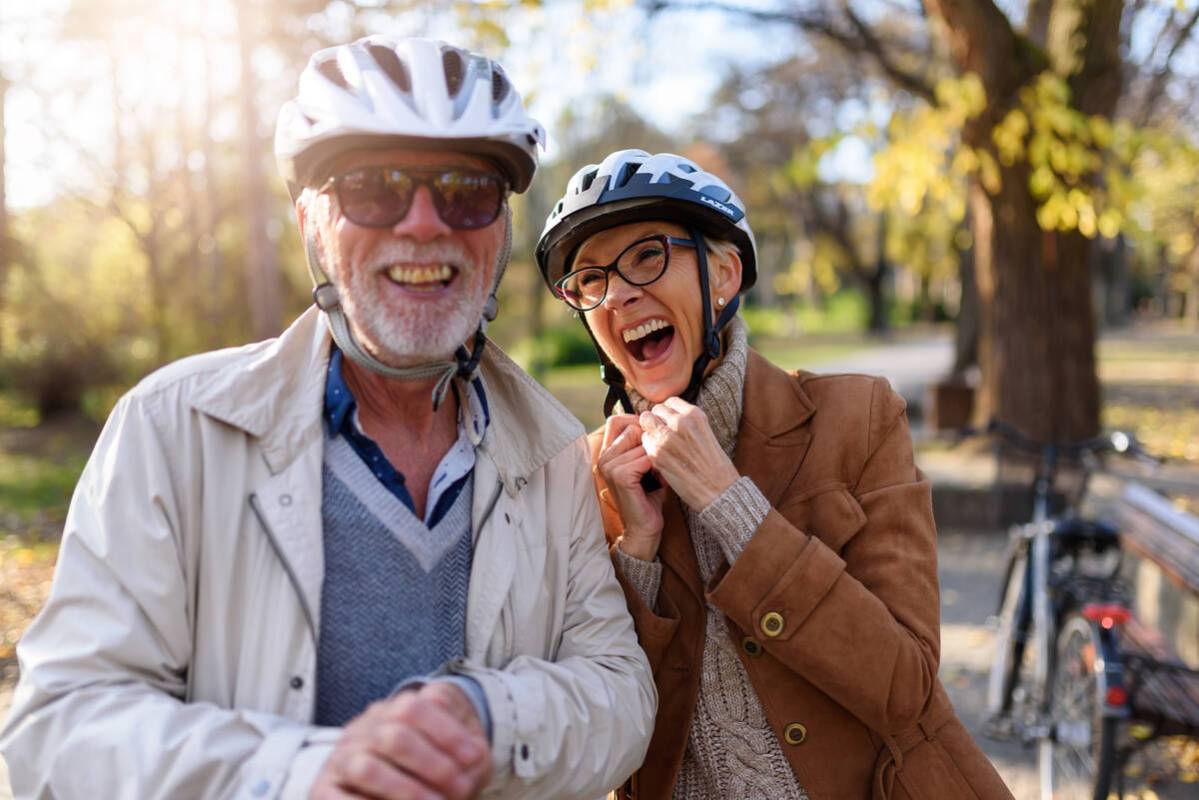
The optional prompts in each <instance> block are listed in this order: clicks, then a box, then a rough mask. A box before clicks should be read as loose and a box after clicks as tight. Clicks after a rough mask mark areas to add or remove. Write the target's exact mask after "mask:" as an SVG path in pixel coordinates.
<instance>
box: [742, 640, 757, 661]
mask: <svg viewBox="0 0 1199 800" xmlns="http://www.w3.org/2000/svg"><path fill="white" fill-rule="evenodd" d="M741 647H742V649H744V650H745V654H746V655H748V656H749V657H750V658H757V657H758V656H760V655H762V645H760V644H758V640H757V639H755V638H754V637H752V636H746V637H745V638H744V639H742V640H741Z"/></svg>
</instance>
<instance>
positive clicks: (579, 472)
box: [0, 309, 656, 800]
mask: <svg viewBox="0 0 1199 800" xmlns="http://www.w3.org/2000/svg"><path fill="white" fill-rule="evenodd" d="M329 341H330V339H329V335H328V333H327V329H326V327H325V322H324V319H323V317H322V316H321V315H320V314H319V313H318V312H316V311H315V310H314V309H310V310H309V311H308V312H307V313H305V314H304V315H303V316H302V317H300V319H299V320H297V321H296V323H295V324H293V325H292V326H291V327H290V328H289V329H288V330H287V331H286V332H284V334H283V335H282V336H281V337H280V338H278V339H275V340H271V341H268V342H263V343H260V344H256V345H251V346H249V347H243V348H237V349H232V350H224V351H220V352H215V353H208V354H205V355H201V356H197V357H194V358H189V359H185V360H183V361H181V362H178V363H176V364H173V365H171V366H169V367H166V368H165V369H163V370H161V371H159V372H157V373H155V374H154V375H152V376H150V377H149V378H147V379H146V380H145V381H143V382H142V383H141V384H140V385H138V386H137V387H136V388H135V389H133V390H132V391H131V392H130V393H129V394H128V395H126V396H125V397H124V398H122V400H121V401H120V402H119V403H118V404H117V407H116V409H115V410H114V411H113V413H112V416H111V418H110V419H109V421H108V424H107V425H106V426H105V428H104V431H103V433H101V435H100V439H99V442H98V444H97V445H96V449H95V452H94V453H93V454H92V457H91V459H90V461H89V462H88V465H87V467H86V469H85V470H84V473H83V476H82V478H81V479H80V481H79V485H78V487H77V488H76V491H75V496H74V499H73V500H72V502H71V509H70V513H69V515H68V517H67V523H66V531H65V534H64V538H63V542H62V549H61V552H60V555H59V561H58V567H57V570H56V572H55V576H54V587H53V590H52V592H51V594H50V599H49V601H48V602H47V604H46V607H45V608H44V609H43V611H42V613H41V614H40V615H39V617H38V618H37V620H36V621H35V622H34V624H33V625H32V627H31V628H30V629H29V631H28V632H27V633H26V634H25V637H24V638H23V639H22V641H21V644H20V647H19V649H18V652H19V655H20V661H21V681H20V685H19V686H18V688H17V692H16V696H15V698H14V704H13V710H12V715H11V717H10V718H9V719H8V721H7V723H6V724H5V727H4V729H3V731H2V732H0V752H2V753H3V755H4V757H5V759H6V760H7V762H8V766H9V770H10V772H11V780H12V784H13V789H14V790H15V792H16V794H17V796H18V797H39V798H40V797H59V798H74V797H87V798H92V797H105V798H137V800H148V799H149V798H218V797H248V798H267V797H306V796H307V794H308V790H309V787H310V785H311V782H312V780H313V778H314V776H315V774H316V773H317V771H318V770H319V768H320V766H321V765H322V763H323V762H324V759H325V758H326V756H327V755H328V753H329V752H330V750H331V748H332V743H333V742H334V740H335V739H336V738H337V736H338V734H339V733H340V729H335V728H324V729H322V728H318V727H316V726H314V725H312V724H311V720H312V715H313V708H314V696H315V691H314V690H315V686H316V681H315V675H314V672H315V669H316V652H317V651H316V639H317V632H318V631H319V629H320V619H319V611H320V608H321V602H320V593H321V584H322V576H323V572H324V567H323V563H322V559H323V550H322V544H321V512H320V504H321V462H322V450H323V441H324V439H323V434H322V430H321V425H322V413H321V412H322V407H323V398H324V385H325V375H326V370H327V365H328V359H329ZM482 374H483V376H484V380H485V382H486V385H487V398H488V402H489V405H490V409H491V418H492V424H491V426H490V427H489V429H488V431H487V434H486V437H485V439H484V441H483V443H482V445H481V449H480V455H479V458H478V460H477V463H476V467H475V470H476V471H475V478H474V486H475V496H474V507H473V516H472V519H473V533H474V537H475V545H474V546H475V558H474V566H473V569H472V573H471V581H470V590H469V596H468V600H467V623H466V652H467V658H466V659H465V660H464V661H463V662H462V663H460V664H457V665H455V666H454V668H455V669H456V670H457V671H460V672H462V673H463V674H466V675H470V676H472V677H473V678H475V679H476V680H478V681H479V683H480V684H481V685H482V687H483V689H484V691H485V693H486V695H487V700H488V703H489V704H490V707H491V714H492V721H493V742H494V749H493V757H494V761H495V767H496V771H495V776H494V780H493V781H492V782H491V784H490V786H489V787H488V790H487V796H494V797H521V798H529V797H553V798H564V797H594V796H596V795H600V794H602V793H603V792H604V791H605V790H607V789H608V788H610V787H611V786H613V785H616V784H618V783H620V782H621V781H623V780H624V778H625V777H626V776H627V775H628V774H629V773H631V772H632V771H633V770H634V769H635V768H636V767H637V766H638V765H639V764H640V763H641V761H642V759H643V757H644V755H645V750H646V747H647V745H648V742H649V737H650V734H651V732H652V730H653V720H654V712H655V705H656V694H655V690H654V686H653V681H652V678H651V675H650V671H649V667H648V664H647V662H646V658H645V655H644V653H642V651H641V649H640V648H639V647H638V646H637V640H636V636H635V634H634V631H633V625H632V622H631V620H630V618H629V614H628V612H627V610H626V607H625V602H624V596H623V594H622V593H621V590H620V587H619V585H618V584H617V582H616V579H615V577H614V575H613V571H612V566H611V563H610V562H609V559H608V554H607V551H606V548H605V546H604V539H603V536H602V533H601V527H600V520H599V515H598V512H597V507H596V503H595V495H594V489H593V485H592V482H591V471H590V463H589V456H588V451H587V446H586V442H585V440H584V438H583V435H582V434H583V432H582V428H581V426H579V424H578V422H577V421H575V419H574V418H573V417H571V416H570V415H569V413H567V412H566V411H565V410H564V409H563V408H562V407H561V406H560V405H559V404H558V403H557V402H556V401H554V400H553V399H552V398H551V397H550V396H549V395H548V394H547V393H546V392H545V391H544V390H543V389H542V388H541V387H540V386H538V385H537V384H536V383H534V382H533V381H532V380H531V379H530V378H529V377H528V376H527V375H525V374H524V373H523V372H522V371H521V370H520V369H519V368H518V367H517V366H516V365H515V364H513V363H512V362H511V361H509V360H508V359H507V358H506V357H505V356H504V355H503V354H502V353H501V352H499V350H498V349H496V348H494V347H492V346H490V345H489V346H488V349H487V352H486V355H485V356H484V359H483V364H482Z"/></svg>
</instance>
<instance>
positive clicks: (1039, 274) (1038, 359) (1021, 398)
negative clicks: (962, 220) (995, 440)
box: [970, 163, 1099, 440]
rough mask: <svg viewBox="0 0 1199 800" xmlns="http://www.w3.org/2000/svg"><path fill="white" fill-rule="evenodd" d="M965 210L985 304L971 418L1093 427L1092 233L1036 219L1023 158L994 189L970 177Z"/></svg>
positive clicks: (1047, 434) (1046, 427) (1035, 428)
mask: <svg viewBox="0 0 1199 800" xmlns="http://www.w3.org/2000/svg"><path fill="white" fill-rule="evenodd" d="M970 219H971V224H972V227H973V229H974V232H975V234H974V235H975V246H976V249H975V254H976V261H975V265H976V269H977V271H978V272H977V278H978V290H979V298H980V311H981V314H980V323H981V325H980V335H979V365H980V367H981V368H982V385H981V386H980V387H979V391H978V395H977V398H976V402H975V421H976V422H978V423H983V422H985V421H986V420H987V419H989V418H990V417H992V416H996V417H999V418H1000V419H1003V420H1004V421H1006V422H1009V423H1011V424H1013V425H1015V426H1017V427H1018V428H1020V429H1021V430H1023V431H1024V432H1025V433H1026V434H1027V435H1029V436H1032V437H1033V438H1036V439H1041V440H1049V439H1056V440H1077V439H1084V438H1087V437H1089V436H1093V435H1094V434H1095V432H1096V431H1097V430H1098V427H1099V380H1098V377H1097V375H1096V371H1095V349H1094V339H1095V329H1094V321H1093V317H1092V311H1091V291H1090V269H1089V265H1088V259H1087V247H1088V245H1089V244H1090V243H1089V241H1088V240H1087V239H1085V238H1084V237H1082V236H1081V235H1079V234H1057V233H1047V232H1044V231H1042V230H1041V229H1040V227H1039V226H1038V224H1037V220H1036V204H1035V202H1034V200H1033V198H1032V197H1031V195H1030V193H1029V191H1028V180H1027V165H1025V164H1021V163H1018V164H1016V165H1015V166H1013V167H1012V168H1009V169H1006V170H1005V171H1004V174H1003V186H1002V187H1001V189H1000V191H999V193H998V194H997V195H995V196H990V195H988V194H987V193H986V192H985V191H984V190H983V189H982V187H981V186H977V185H975V186H972V187H971V190H970Z"/></svg>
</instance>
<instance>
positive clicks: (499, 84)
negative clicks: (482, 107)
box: [491, 69, 511, 103]
mask: <svg viewBox="0 0 1199 800" xmlns="http://www.w3.org/2000/svg"><path fill="white" fill-rule="evenodd" d="M509 88H511V84H509V83H508V79H507V78H505V77H504V73H502V72H500V71H499V70H498V69H497V70H492V73H491V100H492V102H494V103H498V102H500V101H501V100H503V99H504V98H505V97H507V96H508V89H509Z"/></svg>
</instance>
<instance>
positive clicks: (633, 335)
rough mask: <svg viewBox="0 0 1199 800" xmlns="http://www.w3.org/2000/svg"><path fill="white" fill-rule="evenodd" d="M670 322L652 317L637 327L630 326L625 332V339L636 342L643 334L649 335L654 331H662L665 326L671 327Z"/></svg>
mask: <svg viewBox="0 0 1199 800" xmlns="http://www.w3.org/2000/svg"><path fill="white" fill-rule="evenodd" d="M669 327H670V324H669V323H667V322H666V321H665V320H660V319H651V320H648V321H647V322H643V323H641V324H640V325H638V326H637V327H636V328H629V329H628V330H626V331H625V332H624V340H625V341H626V342H635V341H637V340H638V339H640V338H642V337H643V336H649V335H650V334H651V333H653V332H654V331H660V330H662V329H663V328H669Z"/></svg>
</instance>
